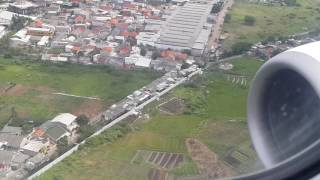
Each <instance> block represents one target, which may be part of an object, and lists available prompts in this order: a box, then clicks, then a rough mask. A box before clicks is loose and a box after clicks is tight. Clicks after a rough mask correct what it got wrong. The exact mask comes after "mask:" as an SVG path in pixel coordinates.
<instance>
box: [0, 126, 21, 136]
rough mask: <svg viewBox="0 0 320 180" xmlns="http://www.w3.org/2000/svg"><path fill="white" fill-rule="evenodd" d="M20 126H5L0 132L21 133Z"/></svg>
mask: <svg viewBox="0 0 320 180" xmlns="http://www.w3.org/2000/svg"><path fill="white" fill-rule="evenodd" d="M21 132H22V128H21V127H13V126H5V127H3V128H2V130H1V131H0V134H2V133H4V134H13V135H21Z"/></svg>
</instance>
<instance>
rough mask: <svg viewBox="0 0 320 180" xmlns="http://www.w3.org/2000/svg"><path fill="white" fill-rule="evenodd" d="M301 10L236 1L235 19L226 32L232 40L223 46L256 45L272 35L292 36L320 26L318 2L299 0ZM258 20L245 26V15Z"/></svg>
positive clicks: (226, 24)
mask: <svg viewBox="0 0 320 180" xmlns="http://www.w3.org/2000/svg"><path fill="white" fill-rule="evenodd" d="M297 2H298V3H299V4H300V5H301V6H298V7H287V6H267V5H263V4H256V3H250V2H248V0H235V4H234V6H233V7H232V10H231V11H230V13H229V14H230V15H231V20H230V22H228V23H225V24H224V27H223V30H224V31H226V32H228V33H229V35H230V37H229V38H228V39H226V40H225V42H224V43H223V45H224V47H226V48H227V49H228V48H230V47H231V46H232V45H233V44H235V43H237V42H249V43H256V42H259V41H262V40H265V39H267V38H268V37H269V36H275V37H280V36H283V37H284V36H289V35H294V34H297V33H302V32H307V31H312V30H315V29H316V28H318V27H319V25H320V2H319V1H317V0H297ZM247 15H248V16H253V17H255V19H256V24H255V25H254V26H247V25H244V17H245V16H247Z"/></svg>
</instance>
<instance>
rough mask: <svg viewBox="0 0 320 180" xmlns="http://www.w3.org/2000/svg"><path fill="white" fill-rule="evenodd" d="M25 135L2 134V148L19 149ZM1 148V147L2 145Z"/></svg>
mask: <svg viewBox="0 0 320 180" xmlns="http://www.w3.org/2000/svg"><path fill="white" fill-rule="evenodd" d="M22 140H23V136H20V135H15V134H6V133H1V134H0V144H2V148H5V149H9V150H18V149H19V148H20V144H21V143H22ZM0 148H1V147H0Z"/></svg>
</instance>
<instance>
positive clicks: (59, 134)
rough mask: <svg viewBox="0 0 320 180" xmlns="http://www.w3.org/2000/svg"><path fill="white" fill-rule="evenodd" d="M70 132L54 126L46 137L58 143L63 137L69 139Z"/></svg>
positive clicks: (47, 132) (47, 131)
mask: <svg viewBox="0 0 320 180" xmlns="http://www.w3.org/2000/svg"><path fill="white" fill-rule="evenodd" d="M70 135H71V133H70V132H68V131H66V130H65V129H64V128H63V127H61V126H54V127H51V128H49V129H47V130H46V134H45V136H46V137H48V138H49V139H50V140H51V141H53V142H55V143H57V142H58V141H59V140H60V139H61V138H63V137H69V136H70Z"/></svg>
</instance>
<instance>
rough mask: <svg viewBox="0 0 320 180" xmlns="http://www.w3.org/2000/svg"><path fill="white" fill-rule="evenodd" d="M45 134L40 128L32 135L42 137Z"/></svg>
mask: <svg viewBox="0 0 320 180" xmlns="http://www.w3.org/2000/svg"><path fill="white" fill-rule="evenodd" d="M44 134H45V132H44V130H43V129H40V128H38V129H36V130H35V131H34V132H33V133H32V136H35V137H42V136H43V135H44Z"/></svg>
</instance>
